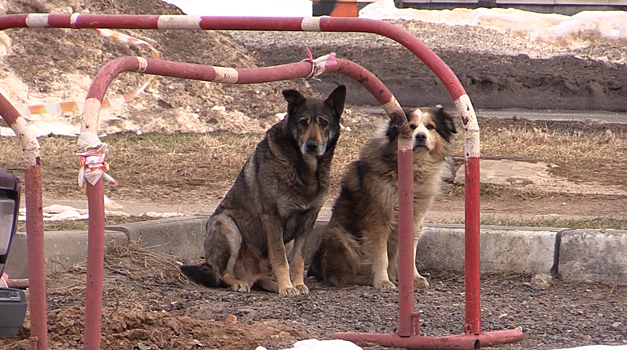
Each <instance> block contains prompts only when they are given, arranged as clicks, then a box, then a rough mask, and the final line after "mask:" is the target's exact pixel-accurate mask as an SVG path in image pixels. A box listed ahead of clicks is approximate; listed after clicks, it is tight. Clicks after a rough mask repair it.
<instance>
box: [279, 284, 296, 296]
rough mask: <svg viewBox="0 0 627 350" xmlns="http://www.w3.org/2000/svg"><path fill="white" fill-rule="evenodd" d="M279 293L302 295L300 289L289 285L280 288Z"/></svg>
mask: <svg viewBox="0 0 627 350" xmlns="http://www.w3.org/2000/svg"><path fill="white" fill-rule="evenodd" d="M279 295H287V296H290V297H292V296H295V295H300V291H298V289H296V288H294V287H292V286H289V287H286V288H279Z"/></svg>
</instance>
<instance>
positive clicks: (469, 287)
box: [464, 157, 481, 334]
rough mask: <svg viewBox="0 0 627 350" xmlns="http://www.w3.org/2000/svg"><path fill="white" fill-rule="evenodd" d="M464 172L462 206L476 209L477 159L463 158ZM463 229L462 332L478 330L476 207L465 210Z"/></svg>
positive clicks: (477, 190) (478, 224)
mask: <svg viewBox="0 0 627 350" xmlns="http://www.w3.org/2000/svg"><path fill="white" fill-rule="evenodd" d="M464 169H465V170H464V171H465V174H464V175H465V178H464V179H465V180H464V181H465V184H464V190H465V192H466V193H465V204H466V208H479V158H477V157H472V158H468V159H467V160H466V164H465V167H464ZM465 216H466V232H465V243H464V247H465V248H464V249H465V252H464V254H465V264H464V276H465V284H464V288H465V292H466V293H465V300H466V307H465V324H464V333H466V334H480V333H481V304H480V295H481V282H480V279H481V272H480V265H481V264H480V257H481V252H480V245H479V241H480V237H481V232H480V217H479V215H478V213H477V211H476V210H466V212H465Z"/></svg>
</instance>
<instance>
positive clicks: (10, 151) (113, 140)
mask: <svg viewBox="0 0 627 350" xmlns="http://www.w3.org/2000/svg"><path fill="white" fill-rule="evenodd" d="M480 126H481V142H482V144H481V148H482V149H481V152H482V155H484V156H504V157H527V158H535V159H538V160H539V161H544V162H550V163H554V164H557V165H558V166H559V168H557V169H556V170H555V172H556V175H559V176H563V177H566V178H568V179H569V180H571V181H575V182H577V181H582V182H589V183H599V184H604V185H609V186H618V187H621V188H623V189H625V188H627V162H624V161H617V160H622V159H627V131H626V127H625V126H623V125H608V124H595V123H576V122H569V123H564V122H562V123H559V122H553V123H534V122H530V121H525V120H518V121H512V120H499V119H480ZM460 130H461V128H460ZM373 131H374V127H373V126H364V127H353V130H352V131H351V132H344V133H343V134H342V136H341V137H340V142H339V145H338V148H337V150H336V156H335V159H334V164H333V169H332V179H331V184H332V188H331V191H330V194H329V196H330V198H333V197H334V196H335V195H336V193H337V186H338V183H339V178H340V176H341V172H342V169H343V168H344V167H345V165H346V164H348V163H349V162H350V161H352V160H354V159H355V158H356V157H357V155H358V152H359V149H360V147H361V146H362V145H363V144H364V143H365V142H366V140H367V139H368V138H369V137H370V136H371V134H372V132H373ZM262 138H263V134H247V135H242V134H231V133H211V134H204V135H201V134H176V135H158V134H148V135H142V136H137V135H135V134H124V135H112V136H108V137H106V138H104V141H105V142H107V143H108V144H109V145H110V150H111V152H110V154H109V156H108V157H107V160H108V162H109V164H110V165H111V170H110V174H111V175H112V176H114V177H115V178H116V179H117V180H118V182H119V185H118V186H116V187H113V186H108V185H106V186H105V193H106V194H108V195H109V196H111V197H112V198H115V199H117V200H132V201H141V200H144V201H155V202H168V201H178V202H180V201H186V202H190V203H198V202H205V201H213V202H216V201H219V200H220V199H221V198H222V196H223V195H224V194H225V193H226V191H227V190H228V189H229V187H230V186H231V184H232V183H233V180H234V179H235V177H236V176H237V174H238V172H239V170H240V169H241V167H242V166H243V164H244V162H245V161H246V159H247V158H248V157H249V156H250V154H251V153H252V152H253V150H254V148H255V146H256V144H257V143H258V142H259V141H260V140H261V139H262ZM75 142H76V140H75V139H70V138H63V137H51V138H42V139H40V143H41V155H42V172H43V188H44V196H51V197H55V198H59V199H81V198H84V197H83V195H82V193H81V192H80V191H79V190H78V186H77V184H76V174H77V172H78V158H77V156H76V154H75V152H76V146H75ZM463 147H464V146H463V132H460V133H459V134H458V135H456V137H455V139H454V140H453V154H456V155H461V154H463ZM0 168H1V169H4V170H9V171H11V172H12V173H14V174H16V175H17V176H18V177H20V178H22V179H23V164H22V157H21V150H20V146H19V145H18V143H17V142H16V140H15V139H13V138H0ZM461 192H462V191H460V189H459V188H458V189H453V190H452V191H451V193H452V194H453V195H459V194H461ZM499 192H500V191H499V190H498V189H491V188H489V187H485V188H483V191H482V195H483V196H498V195H499ZM521 195H523V196H525V197H533V196H541V195H542V194H541V193H522V194H521Z"/></svg>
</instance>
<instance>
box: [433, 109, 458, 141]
mask: <svg viewBox="0 0 627 350" xmlns="http://www.w3.org/2000/svg"><path fill="white" fill-rule="evenodd" d="M433 114H434V117H435V121H436V122H435V131H437V132H438V134H440V135H441V136H442V137H443V138H444V139H445V140H446V141H451V135H453V134H456V133H457V129H456V128H455V122H454V121H453V117H452V116H451V115H450V114H449V113H448V112H447V111H445V110H444V107H442V106H440V105H438V106H436V107H435V111H434V113H433Z"/></svg>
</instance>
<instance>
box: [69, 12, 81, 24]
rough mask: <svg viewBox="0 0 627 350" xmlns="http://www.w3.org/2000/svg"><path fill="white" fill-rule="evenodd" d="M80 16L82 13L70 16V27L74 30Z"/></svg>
mask: <svg viewBox="0 0 627 350" xmlns="http://www.w3.org/2000/svg"><path fill="white" fill-rule="evenodd" d="M80 15H81V14H80V13H73V14H72V16H70V27H72V28H74V26H76V22H78V17H79V16H80Z"/></svg>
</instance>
